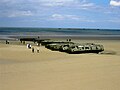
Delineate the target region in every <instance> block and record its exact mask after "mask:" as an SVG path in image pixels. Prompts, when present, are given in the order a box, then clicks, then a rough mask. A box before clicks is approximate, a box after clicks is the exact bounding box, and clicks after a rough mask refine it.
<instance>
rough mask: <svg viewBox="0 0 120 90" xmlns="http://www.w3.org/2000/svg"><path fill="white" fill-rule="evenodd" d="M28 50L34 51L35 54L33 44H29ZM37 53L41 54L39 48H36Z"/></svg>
mask: <svg viewBox="0 0 120 90" xmlns="http://www.w3.org/2000/svg"><path fill="white" fill-rule="evenodd" d="M27 48H28V49H31V50H32V53H34V52H35V49H34V47H32V46H31V44H27ZM36 51H37V53H39V48H36Z"/></svg>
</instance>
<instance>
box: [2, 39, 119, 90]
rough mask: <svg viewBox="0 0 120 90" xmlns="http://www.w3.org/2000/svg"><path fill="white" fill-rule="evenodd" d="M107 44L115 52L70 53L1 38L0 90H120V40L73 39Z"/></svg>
mask: <svg viewBox="0 0 120 90" xmlns="http://www.w3.org/2000/svg"><path fill="white" fill-rule="evenodd" d="M74 42H93V43H98V44H102V45H104V48H105V51H106V52H111V53H113V54H104V53H103V54H67V53H64V52H58V51H51V50H49V49H46V48H45V47H44V46H40V47H39V50H40V52H39V53H37V52H36V48H38V47H37V46H34V48H35V53H32V52H31V49H27V48H26V45H21V44H20V42H18V41H15V43H16V44H9V45H6V44H5V43H4V41H0V90H120V77H119V76H120V41H119V40H94V41H93V40H74Z"/></svg>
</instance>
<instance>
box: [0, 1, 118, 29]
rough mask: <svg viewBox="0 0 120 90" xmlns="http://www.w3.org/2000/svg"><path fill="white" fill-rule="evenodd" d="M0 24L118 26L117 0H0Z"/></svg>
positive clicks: (80, 26)
mask: <svg viewBox="0 0 120 90" xmlns="http://www.w3.org/2000/svg"><path fill="white" fill-rule="evenodd" d="M0 27H53V28H54V27H55V28H56V27H59V28H67V27H68V28H119V29H120V0H0Z"/></svg>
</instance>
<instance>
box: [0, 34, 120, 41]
mask: <svg viewBox="0 0 120 90" xmlns="http://www.w3.org/2000/svg"><path fill="white" fill-rule="evenodd" d="M38 36H39V37H40V39H68V38H71V39H77V40H78V39H81V40H120V35H21V36H20V35H0V40H16V39H20V38H38Z"/></svg>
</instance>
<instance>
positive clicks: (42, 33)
mask: <svg viewBox="0 0 120 90" xmlns="http://www.w3.org/2000/svg"><path fill="white" fill-rule="evenodd" d="M25 36H29V37H36V36H39V37H77V38H79V37H84V38H85V37H87V38H89V37H104V38H105V37H107V38H108V39H118V40H120V29H87V28H22V27H20V28H18V27H1V28H0V39H8V38H11V37H12V38H13V37H25Z"/></svg>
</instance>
